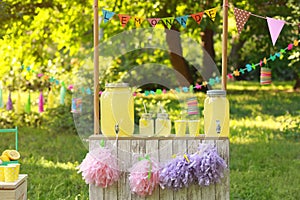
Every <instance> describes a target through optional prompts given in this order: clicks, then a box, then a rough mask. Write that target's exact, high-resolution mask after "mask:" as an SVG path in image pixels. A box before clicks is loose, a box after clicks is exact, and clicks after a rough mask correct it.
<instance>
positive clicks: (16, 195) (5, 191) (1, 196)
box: [0, 174, 27, 200]
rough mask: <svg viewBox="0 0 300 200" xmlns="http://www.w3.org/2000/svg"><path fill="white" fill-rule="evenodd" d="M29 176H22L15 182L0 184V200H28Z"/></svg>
mask: <svg viewBox="0 0 300 200" xmlns="http://www.w3.org/2000/svg"><path fill="white" fill-rule="evenodd" d="M26 199H27V175H26V174H20V175H19V179H18V180H17V181H15V182H11V183H6V182H0V200H26Z"/></svg>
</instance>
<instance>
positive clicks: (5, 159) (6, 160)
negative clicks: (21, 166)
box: [0, 155, 10, 162]
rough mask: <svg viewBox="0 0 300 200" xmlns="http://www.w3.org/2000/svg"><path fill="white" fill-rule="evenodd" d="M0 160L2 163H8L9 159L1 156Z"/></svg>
mask: <svg viewBox="0 0 300 200" xmlns="http://www.w3.org/2000/svg"><path fill="white" fill-rule="evenodd" d="M0 159H1V160H2V161H3V162H8V161H10V159H9V157H8V156H7V155H2V156H0Z"/></svg>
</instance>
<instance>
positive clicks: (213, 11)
mask: <svg viewBox="0 0 300 200" xmlns="http://www.w3.org/2000/svg"><path fill="white" fill-rule="evenodd" d="M217 11H218V7H215V8H211V9H208V10H205V11H204V12H205V14H207V16H209V18H210V19H211V20H212V21H213V22H214V21H215V19H216V14H217Z"/></svg>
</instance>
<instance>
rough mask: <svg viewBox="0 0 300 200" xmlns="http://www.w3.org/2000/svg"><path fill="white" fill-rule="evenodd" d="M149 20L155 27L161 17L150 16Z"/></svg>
mask: <svg viewBox="0 0 300 200" xmlns="http://www.w3.org/2000/svg"><path fill="white" fill-rule="evenodd" d="M147 20H148V22H149V23H150V24H151V26H152V27H153V28H154V27H155V26H156V24H158V22H159V21H160V18H148V19H147Z"/></svg>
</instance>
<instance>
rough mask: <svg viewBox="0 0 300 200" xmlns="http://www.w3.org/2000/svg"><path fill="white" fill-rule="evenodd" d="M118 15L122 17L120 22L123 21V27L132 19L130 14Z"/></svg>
mask: <svg viewBox="0 0 300 200" xmlns="http://www.w3.org/2000/svg"><path fill="white" fill-rule="evenodd" d="M118 16H119V18H120V23H121V25H122V27H123V28H124V27H125V26H126V24H127V23H128V21H129V20H130V16H129V15H124V14H118Z"/></svg>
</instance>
